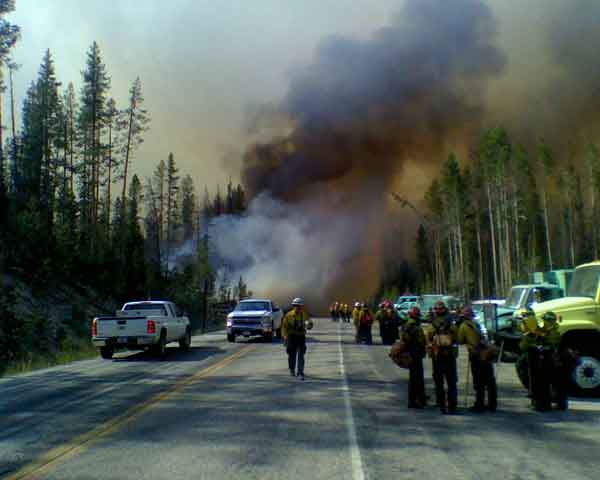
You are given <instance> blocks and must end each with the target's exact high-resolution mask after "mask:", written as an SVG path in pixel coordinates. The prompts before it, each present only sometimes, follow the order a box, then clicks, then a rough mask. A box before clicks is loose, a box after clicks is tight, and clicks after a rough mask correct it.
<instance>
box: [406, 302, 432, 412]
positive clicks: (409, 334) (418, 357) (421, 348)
mask: <svg viewBox="0 0 600 480" xmlns="http://www.w3.org/2000/svg"><path fill="white" fill-rule="evenodd" d="M401 339H402V342H403V343H405V344H406V349H407V351H408V353H410V357H411V363H410V367H409V369H408V408H424V407H425V406H426V405H427V397H426V396H425V374H424V372H423V358H425V353H426V345H427V341H426V339H425V334H424V333H423V328H422V327H421V310H419V308H418V307H413V308H411V309H410V310H409V311H408V321H407V322H406V323H405V324H404V326H403V327H402V333H401Z"/></svg>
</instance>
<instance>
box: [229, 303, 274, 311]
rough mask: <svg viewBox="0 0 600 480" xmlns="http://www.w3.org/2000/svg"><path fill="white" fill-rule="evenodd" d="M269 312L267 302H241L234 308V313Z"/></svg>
mask: <svg viewBox="0 0 600 480" xmlns="http://www.w3.org/2000/svg"><path fill="white" fill-rule="evenodd" d="M262 310H270V308H269V303H268V302H242V303H240V304H239V305H238V306H237V307H235V311H236V312H258V311H262Z"/></svg>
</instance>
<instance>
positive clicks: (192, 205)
mask: <svg viewBox="0 0 600 480" xmlns="http://www.w3.org/2000/svg"><path fill="white" fill-rule="evenodd" d="M196 218H197V214H196V193H195V188H194V181H193V180H192V177H191V176H190V175H186V176H185V177H184V178H183V180H182V181H181V224H182V227H183V239H184V241H187V240H190V239H191V238H193V236H194V232H195V231H196Z"/></svg>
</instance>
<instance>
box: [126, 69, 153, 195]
mask: <svg viewBox="0 0 600 480" xmlns="http://www.w3.org/2000/svg"><path fill="white" fill-rule="evenodd" d="M143 105H144V97H143V95H142V82H141V80H140V78H139V77H137V78H136V79H135V80H134V82H133V85H132V86H131V88H130V89H129V106H128V107H127V108H126V109H125V110H123V112H121V117H120V123H121V125H122V126H123V135H124V138H123V139H122V145H123V193H122V194H121V198H125V195H126V193H127V176H128V173H129V167H130V164H131V160H132V159H133V156H134V154H135V152H136V150H137V149H138V148H139V147H140V145H141V144H142V143H143V141H144V137H143V134H144V132H146V131H147V130H148V124H149V123H150V118H149V117H148V112H147V111H146V110H145V109H144V108H143Z"/></svg>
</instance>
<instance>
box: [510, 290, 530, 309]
mask: <svg viewBox="0 0 600 480" xmlns="http://www.w3.org/2000/svg"><path fill="white" fill-rule="evenodd" d="M526 290H527V289H526V288H513V289H512V290H511V291H510V295H509V296H508V298H507V299H506V303H505V306H506V308H513V309H515V310H516V309H517V308H519V307H520V306H521V301H522V299H523V295H525V291H526Z"/></svg>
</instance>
